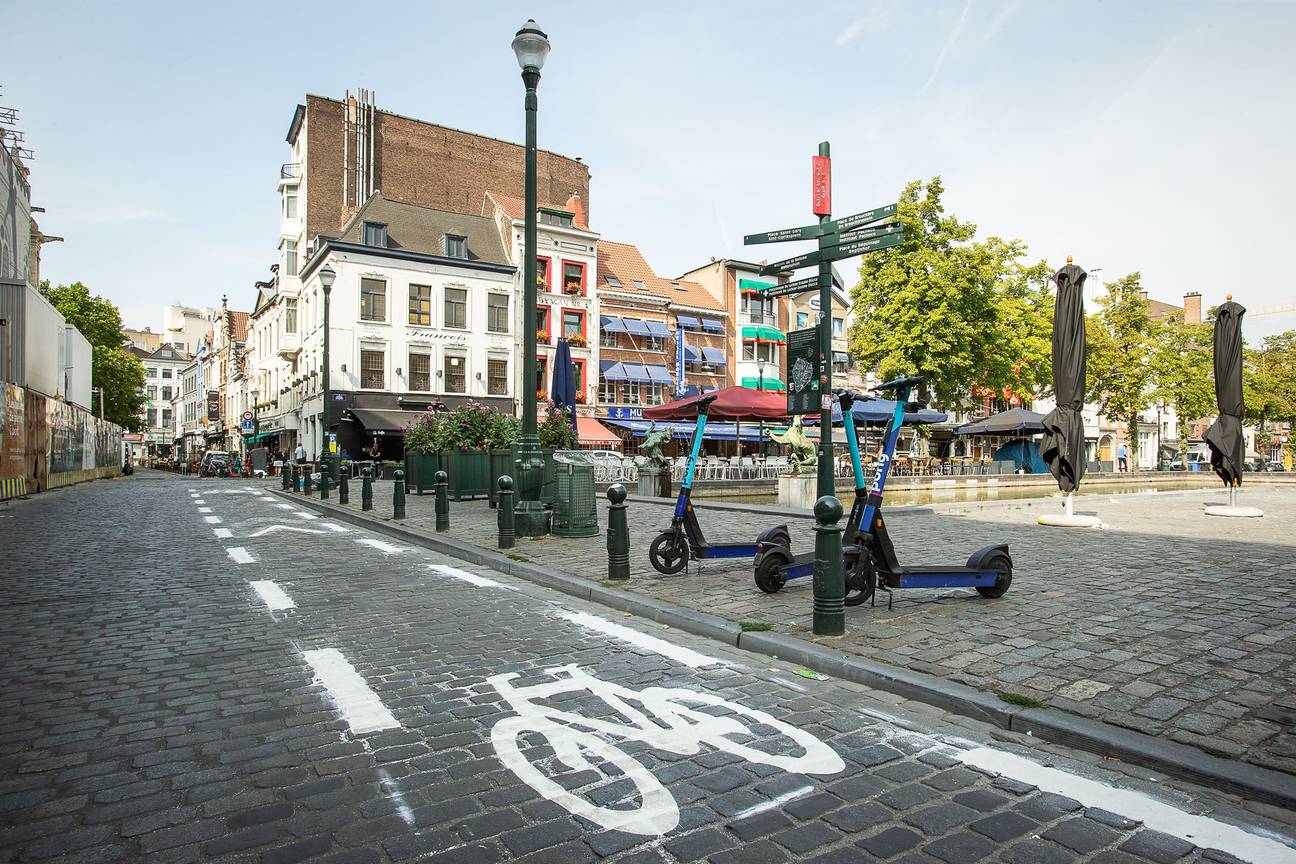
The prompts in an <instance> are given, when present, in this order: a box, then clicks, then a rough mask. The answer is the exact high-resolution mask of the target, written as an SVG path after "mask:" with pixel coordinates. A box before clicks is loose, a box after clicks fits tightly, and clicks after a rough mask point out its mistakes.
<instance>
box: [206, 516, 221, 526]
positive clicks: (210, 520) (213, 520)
mask: <svg viewBox="0 0 1296 864" xmlns="http://www.w3.org/2000/svg"><path fill="white" fill-rule="evenodd" d="M203 521H204V522H206V523H207V524H208V525H219V524H221V518H220V517H219V516H204V517H203Z"/></svg>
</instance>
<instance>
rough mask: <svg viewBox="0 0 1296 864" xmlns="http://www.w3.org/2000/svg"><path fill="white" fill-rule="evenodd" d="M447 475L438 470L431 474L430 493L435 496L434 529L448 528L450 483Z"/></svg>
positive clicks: (444, 529)
mask: <svg viewBox="0 0 1296 864" xmlns="http://www.w3.org/2000/svg"><path fill="white" fill-rule="evenodd" d="M449 479H450V477H449V475H447V474H446V472H444V471H438V472H436V473H435V474H433V475H432V494H433V495H435V496H436V530H437V531H449V530H450V484H449V482H447V481H448V480H449Z"/></svg>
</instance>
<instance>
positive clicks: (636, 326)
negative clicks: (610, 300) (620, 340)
mask: <svg viewBox="0 0 1296 864" xmlns="http://www.w3.org/2000/svg"><path fill="white" fill-rule="evenodd" d="M621 320H622V321H623V322H625V328H626V332H627V333H629V334H630V335H631V336H651V335H652V331H651V330H649V329H648V325H647V324H645V323H644V322H642V321H640V320H639V319H638V318H622V319H621Z"/></svg>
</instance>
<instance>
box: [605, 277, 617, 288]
mask: <svg viewBox="0 0 1296 864" xmlns="http://www.w3.org/2000/svg"><path fill="white" fill-rule="evenodd" d="M606 278H607V284H608V287H609V288H614V289H617V290H620V288H621V280H620V279H618V278H617V277H615V276H608V277H606Z"/></svg>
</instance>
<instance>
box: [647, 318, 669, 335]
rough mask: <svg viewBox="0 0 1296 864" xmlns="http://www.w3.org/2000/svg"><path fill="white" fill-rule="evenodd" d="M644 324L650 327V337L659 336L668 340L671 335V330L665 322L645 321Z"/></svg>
mask: <svg viewBox="0 0 1296 864" xmlns="http://www.w3.org/2000/svg"><path fill="white" fill-rule="evenodd" d="M644 324H645V326H647V327H648V335H649V336H659V337H661V338H662V339H666V338H669V336H670V335H671V332H670V328H669V327H667V326H666V322H665V321H645V322H644Z"/></svg>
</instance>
